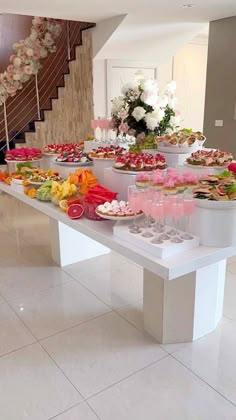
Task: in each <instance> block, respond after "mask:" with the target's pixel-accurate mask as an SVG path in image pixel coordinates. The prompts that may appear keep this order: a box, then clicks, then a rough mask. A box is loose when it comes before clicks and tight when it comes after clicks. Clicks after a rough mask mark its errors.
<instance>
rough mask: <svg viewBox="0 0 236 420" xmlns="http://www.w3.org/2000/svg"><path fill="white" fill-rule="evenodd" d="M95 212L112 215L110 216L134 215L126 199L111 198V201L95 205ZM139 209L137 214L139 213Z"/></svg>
mask: <svg viewBox="0 0 236 420" xmlns="http://www.w3.org/2000/svg"><path fill="white" fill-rule="evenodd" d="M96 212H97V213H98V214H99V215H101V216H112V217H119V218H120V217H123V218H125V217H131V216H135V213H134V212H133V210H131V208H130V206H129V204H128V203H127V202H126V201H117V200H113V201H112V202H111V203H110V202H108V201H107V202H106V203H104V204H101V205H99V206H98V207H97V209H96ZM141 213H142V211H141V210H140V211H139V212H138V214H141Z"/></svg>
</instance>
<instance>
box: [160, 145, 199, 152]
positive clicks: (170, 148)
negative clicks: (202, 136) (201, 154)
mask: <svg viewBox="0 0 236 420" xmlns="http://www.w3.org/2000/svg"><path fill="white" fill-rule="evenodd" d="M200 148H201V146H199V145H198V144H197V145H195V143H194V146H193V145H192V146H158V151H159V152H161V153H175V154H178V153H179V154H187V153H193V152H196V151H197V150H199V149H200Z"/></svg>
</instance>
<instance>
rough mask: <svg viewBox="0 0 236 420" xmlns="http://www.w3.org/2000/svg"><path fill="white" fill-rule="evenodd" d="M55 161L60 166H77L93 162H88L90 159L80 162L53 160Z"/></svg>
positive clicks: (90, 164)
mask: <svg viewBox="0 0 236 420" xmlns="http://www.w3.org/2000/svg"><path fill="white" fill-rule="evenodd" d="M55 163H56V164H57V165H60V166H76V167H77V168H80V167H83V166H92V165H93V162H90V161H88V162H83V163H81V162H58V161H57V160H55Z"/></svg>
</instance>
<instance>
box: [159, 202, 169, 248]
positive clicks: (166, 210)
mask: <svg viewBox="0 0 236 420" xmlns="http://www.w3.org/2000/svg"><path fill="white" fill-rule="evenodd" d="M163 204H164V215H163V218H164V226H163V228H164V232H163V233H162V234H161V236H160V239H162V240H163V241H168V239H170V236H169V234H168V232H167V231H166V217H167V216H168V215H169V214H170V213H171V202H170V200H169V197H164V198H163Z"/></svg>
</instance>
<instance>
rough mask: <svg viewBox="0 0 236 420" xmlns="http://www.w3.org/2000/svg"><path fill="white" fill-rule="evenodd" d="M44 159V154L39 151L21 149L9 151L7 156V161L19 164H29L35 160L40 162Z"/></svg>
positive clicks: (26, 148)
mask: <svg viewBox="0 0 236 420" xmlns="http://www.w3.org/2000/svg"><path fill="white" fill-rule="evenodd" d="M41 158H42V152H41V150H39V149H35V148H28V147H21V148H19V149H12V150H8V151H7V152H6V155H5V160H6V161H7V162H10V161H19V162H28V161H33V160H38V159H41Z"/></svg>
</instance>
